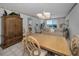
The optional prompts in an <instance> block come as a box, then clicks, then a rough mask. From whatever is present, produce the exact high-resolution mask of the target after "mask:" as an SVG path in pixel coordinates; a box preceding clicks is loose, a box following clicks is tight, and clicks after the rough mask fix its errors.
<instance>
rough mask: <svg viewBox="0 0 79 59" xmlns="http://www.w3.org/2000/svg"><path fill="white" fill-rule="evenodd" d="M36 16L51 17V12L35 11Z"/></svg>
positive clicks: (41, 17)
mask: <svg viewBox="0 0 79 59" xmlns="http://www.w3.org/2000/svg"><path fill="white" fill-rule="evenodd" d="M37 17H39V18H40V19H47V20H48V19H50V18H51V13H50V12H45V11H44V12H42V13H37Z"/></svg>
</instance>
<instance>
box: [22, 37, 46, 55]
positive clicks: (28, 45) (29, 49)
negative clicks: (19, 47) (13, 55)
mask: <svg viewBox="0 0 79 59" xmlns="http://www.w3.org/2000/svg"><path fill="white" fill-rule="evenodd" d="M22 43H23V45H24V53H23V54H25V52H26V53H28V55H29V56H44V55H46V54H47V51H45V50H42V49H41V48H40V45H39V43H38V41H37V40H36V39H34V38H33V37H32V36H28V37H25V38H24V39H23V40H22Z"/></svg>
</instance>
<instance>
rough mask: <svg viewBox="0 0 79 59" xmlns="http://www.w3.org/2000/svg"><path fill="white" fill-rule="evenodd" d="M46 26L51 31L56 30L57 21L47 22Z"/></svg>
mask: <svg viewBox="0 0 79 59" xmlns="http://www.w3.org/2000/svg"><path fill="white" fill-rule="evenodd" d="M47 26H48V27H50V28H53V29H55V28H57V20H56V19H53V20H47Z"/></svg>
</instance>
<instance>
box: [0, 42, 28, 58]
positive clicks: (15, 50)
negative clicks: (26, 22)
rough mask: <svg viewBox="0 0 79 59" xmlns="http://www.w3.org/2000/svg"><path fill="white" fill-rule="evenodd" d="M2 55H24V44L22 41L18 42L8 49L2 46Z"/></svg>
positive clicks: (0, 50)
mask: <svg viewBox="0 0 79 59" xmlns="http://www.w3.org/2000/svg"><path fill="white" fill-rule="evenodd" d="M26 55H27V54H26ZM0 56H23V46H22V43H21V42H20V43H17V44H15V45H13V46H11V47H8V48H6V49H2V48H1V47H0Z"/></svg>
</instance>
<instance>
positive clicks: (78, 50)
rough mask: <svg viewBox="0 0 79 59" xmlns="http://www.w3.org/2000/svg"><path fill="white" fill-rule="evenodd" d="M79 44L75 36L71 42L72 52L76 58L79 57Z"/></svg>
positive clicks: (78, 39)
mask: <svg viewBox="0 0 79 59" xmlns="http://www.w3.org/2000/svg"><path fill="white" fill-rule="evenodd" d="M78 43H79V38H78V37H77V36H76V35H75V36H73V38H72V40H71V51H72V55H74V56H78V55H79V47H78Z"/></svg>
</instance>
